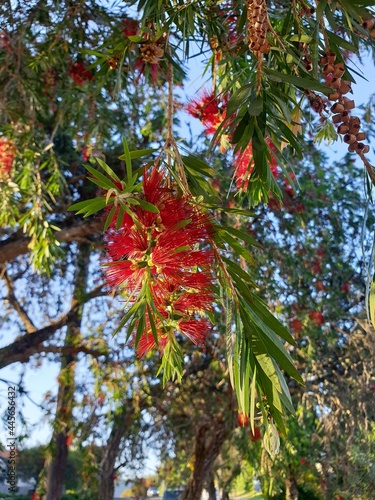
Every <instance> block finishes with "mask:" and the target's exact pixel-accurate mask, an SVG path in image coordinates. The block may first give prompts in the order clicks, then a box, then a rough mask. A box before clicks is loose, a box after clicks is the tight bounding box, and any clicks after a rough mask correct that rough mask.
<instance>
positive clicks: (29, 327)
mask: <svg viewBox="0 0 375 500" xmlns="http://www.w3.org/2000/svg"><path fill="white" fill-rule="evenodd" d="M1 276H2V278H3V279H4V281H5V284H6V287H7V290H8V297H7V299H8V301H9V303H10V304H11V305H12V306H13V308H14V309H15V311H17V314H18V316H19V317H20V319H21V321H22V323H23V324H24V326H25V329H26V332H27V333H33V332H36V327H35V325H34V323H33V322H32V321H31V319H30V317H29V315H28V314H27V312H26V311H25V309H24V308H23V307H22V306H21V304H20V303H19V302H18V300H17V297H16V295H15V293H14V283H13V281H12V279H11V277H10V276H9V274H8V273H7V272H6V270H5V269H4V271H3V272H2V273H1Z"/></svg>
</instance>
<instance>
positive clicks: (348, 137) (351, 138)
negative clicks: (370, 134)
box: [343, 134, 357, 144]
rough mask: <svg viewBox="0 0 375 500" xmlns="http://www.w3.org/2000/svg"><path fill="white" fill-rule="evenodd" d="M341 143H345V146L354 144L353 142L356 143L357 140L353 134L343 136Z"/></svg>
mask: <svg viewBox="0 0 375 500" xmlns="http://www.w3.org/2000/svg"><path fill="white" fill-rule="evenodd" d="M343 141H344V142H346V144H354V143H355V142H357V139H356V136H355V135H354V134H345V135H344V137H343Z"/></svg>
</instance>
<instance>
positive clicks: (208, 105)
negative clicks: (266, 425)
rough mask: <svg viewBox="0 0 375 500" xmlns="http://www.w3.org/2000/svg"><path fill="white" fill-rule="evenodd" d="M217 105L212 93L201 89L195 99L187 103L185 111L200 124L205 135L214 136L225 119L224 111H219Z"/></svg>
mask: <svg viewBox="0 0 375 500" xmlns="http://www.w3.org/2000/svg"><path fill="white" fill-rule="evenodd" d="M219 104H220V103H219V100H218V98H217V97H216V96H215V94H214V93H213V92H209V91H208V90H207V89H203V90H202V92H201V94H200V95H199V96H198V97H197V98H196V99H193V100H191V101H190V102H189V104H188V105H187V106H186V111H187V112H188V113H189V115H191V116H193V117H194V118H198V119H199V120H200V121H201V122H202V124H203V126H204V129H205V133H206V134H214V133H215V132H216V130H217V129H218V127H219V125H220V124H221V123H222V122H223V120H224V119H225V111H222V110H221V109H220V107H219Z"/></svg>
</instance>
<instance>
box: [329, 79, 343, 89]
mask: <svg viewBox="0 0 375 500" xmlns="http://www.w3.org/2000/svg"><path fill="white" fill-rule="evenodd" d="M340 85H341V78H332V80H331V87H332V88H333V89H338V88H340Z"/></svg>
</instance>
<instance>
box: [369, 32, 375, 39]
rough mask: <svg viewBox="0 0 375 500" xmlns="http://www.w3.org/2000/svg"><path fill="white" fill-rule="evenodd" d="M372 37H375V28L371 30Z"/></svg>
mask: <svg viewBox="0 0 375 500" xmlns="http://www.w3.org/2000/svg"><path fill="white" fill-rule="evenodd" d="M370 37H371V38H375V30H371V31H370Z"/></svg>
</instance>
